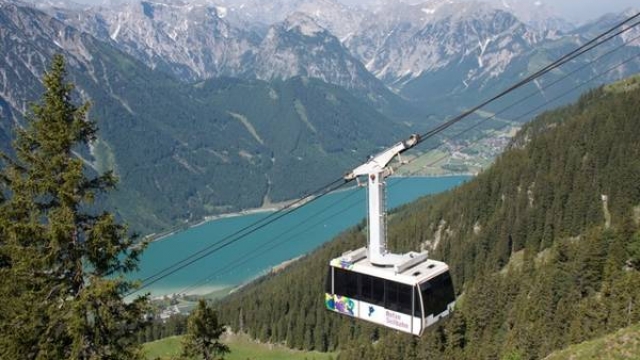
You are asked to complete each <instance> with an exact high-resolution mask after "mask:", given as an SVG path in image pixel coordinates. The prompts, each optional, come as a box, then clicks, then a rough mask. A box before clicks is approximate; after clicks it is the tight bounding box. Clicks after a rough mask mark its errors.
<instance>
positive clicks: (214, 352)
mask: <svg viewBox="0 0 640 360" xmlns="http://www.w3.org/2000/svg"><path fill="white" fill-rule="evenodd" d="M223 332H224V325H223V324H221V323H219V322H218V314H216V312H215V311H214V310H213V308H211V307H210V306H208V305H207V303H206V302H205V301H204V300H202V299H200V301H199V302H198V307H197V308H196V310H195V311H194V312H193V313H192V314H191V315H190V316H189V320H188V321H187V334H186V335H185V337H184V339H183V341H182V356H184V357H186V358H192V357H195V356H198V357H201V358H202V359H205V360H213V359H223V358H224V355H225V354H227V353H229V347H228V346H227V345H225V344H223V343H221V342H220V341H219V339H220V335H222V333H223ZM218 356H219V357H218Z"/></svg>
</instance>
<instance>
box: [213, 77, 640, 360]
mask: <svg viewBox="0 0 640 360" xmlns="http://www.w3.org/2000/svg"><path fill="white" fill-rule="evenodd" d="M638 103H640V90H639V89H629V91H622V92H618V91H609V90H604V89H600V90H595V91H591V92H589V93H587V94H585V95H584V96H582V97H581V99H580V100H579V101H578V102H577V103H576V104H574V105H572V106H569V107H565V108H562V109H559V110H556V111H552V112H548V113H546V114H544V115H542V116H541V117H539V118H538V119H537V120H535V121H533V122H532V123H530V124H528V125H527V126H525V127H524V128H523V130H522V131H521V132H520V133H519V135H518V136H517V137H516V138H515V139H514V140H513V143H512V144H511V146H510V149H509V150H508V151H506V152H505V153H504V154H503V155H502V156H501V157H500V158H499V159H498V160H497V161H496V163H495V165H494V166H492V167H491V168H490V169H488V170H486V171H484V172H483V173H482V174H480V175H478V176H477V177H476V178H475V179H474V180H472V181H470V182H468V183H466V184H465V185H463V186H461V187H460V188H458V189H455V190H453V191H450V192H448V193H446V194H442V195H438V196H435V197H431V198H426V199H423V200H420V201H418V202H415V203H413V204H410V205H407V206H405V207H403V208H401V209H399V210H398V211H397V212H396V213H395V214H393V216H392V222H391V224H390V229H389V235H390V241H391V246H392V247H394V248H395V249H396V250H398V251H406V250H409V249H417V248H419V247H420V246H421V245H426V246H431V247H435V249H433V251H432V254H433V257H434V258H437V259H443V260H445V261H447V262H448V263H449V264H450V266H451V269H452V275H453V279H454V282H455V285H456V289H457V292H458V294H464V296H463V297H462V298H461V301H459V306H458V308H457V310H456V312H455V313H454V316H452V317H451V318H450V319H449V320H448V321H446V322H444V323H443V324H441V325H440V326H437V327H435V328H433V329H431V330H430V331H428V332H427V333H426V334H425V335H424V336H423V337H422V338H420V339H415V338H412V337H410V336H405V335H400V334H396V333H393V332H390V331H387V330H384V329H381V328H378V327H375V326H371V325H368V324H363V323H360V322H354V321H350V320H349V319H346V318H344V317H339V316H336V315H334V314H331V313H329V312H327V311H326V310H324V304H323V300H322V299H323V297H322V289H323V287H322V281H323V277H324V276H323V274H324V272H325V267H326V264H327V262H328V260H329V259H330V258H331V257H334V256H336V255H338V254H340V253H341V252H343V251H345V250H347V249H350V248H351V249H352V248H356V247H358V246H361V245H362V244H364V243H365V236H364V233H363V231H362V227H359V228H355V229H352V230H350V231H348V232H346V233H345V234H343V235H341V236H340V237H339V238H337V239H336V240H335V241H333V242H332V243H330V244H327V245H326V246H324V247H323V248H321V249H319V250H318V251H317V252H315V253H314V254H312V255H311V256H309V257H307V258H306V259H304V260H303V261H300V262H298V263H297V264H294V265H292V266H290V267H289V268H288V269H287V270H285V271H283V272H282V273H280V274H278V275H277V276H272V277H268V278H265V279H262V280H260V281H258V282H257V283H256V284H255V286H251V287H246V288H244V289H243V290H242V291H240V292H238V293H237V294H234V295H233V296H231V297H229V298H228V300H227V301H225V302H224V303H223V304H221V305H220V307H221V310H222V312H221V313H222V314H225V316H226V318H225V321H226V322H227V323H229V324H231V325H232V326H233V327H234V328H239V327H242V328H243V329H244V330H245V331H248V332H249V333H251V334H252V335H253V336H255V337H257V338H259V339H262V340H264V341H276V342H281V341H284V342H286V344H288V345H289V346H291V347H294V348H301V349H318V350H333V349H342V351H341V353H340V358H341V359H356V358H368V359H417V358H420V359H432V358H434V359H435V358H438V359H440V358H444V359H478V358H481V359H500V358H513V359H538V358H542V357H544V356H546V355H547V354H549V353H551V352H552V351H554V350H557V349H561V348H564V347H566V346H567V345H569V344H574V343H579V342H582V341H585V340H588V339H592V338H594V337H599V336H602V335H604V334H606V333H609V332H611V331H614V330H616V329H619V328H621V327H623V326H627V324H629V323H636V322H638V321H640V306H638V305H640V271H639V270H640V231H639V230H638V229H639V225H640V187H639V186H638V183H640V142H639V141H638V139H639V138H640V126H638V124H639V122H640V108H639V107H638V106H637V104H638ZM436 245H437V246H436ZM512 257H513V260H512Z"/></svg>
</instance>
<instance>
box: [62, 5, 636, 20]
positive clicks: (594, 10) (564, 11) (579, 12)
mask: <svg viewBox="0 0 640 360" xmlns="http://www.w3.org/2000/svg"><path fill="white" fill-rule="evenodd" d="M73 1H75V2H77V3H83V4H98V3H103V2H104V1H105V0H73ZM131 1H134V0H131ZM236 1H238V2H242V1H243V0H236ZM264 1H269V0H264ZM339 1H341V2H343V3H347V4H360V5H366V4H367V3H373V2H374V0H339ZM511 1H514V0H511ZM515 1H531V2H533V1H536V0H515ZM408 2H419V1H416V0H413V1H408ZM543 2H544V3H545V4H547V5H548V6H550V7H551V8H553V9H555V10H556V11H557V12H558V13H559V14H560V15H561V16H563V17H565V18H567V19H569V20H572V21H585V20H589V19H593V18H597V17H599V16H601V15H604V14H606V13H609V12H620V11H622V10H625V9H627V8H630V7H633V8H634V9H640V1H638V0H546V1H543Z"/></svg>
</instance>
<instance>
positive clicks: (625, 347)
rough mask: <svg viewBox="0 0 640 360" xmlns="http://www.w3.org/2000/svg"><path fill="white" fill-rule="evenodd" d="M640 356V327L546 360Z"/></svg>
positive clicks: (616, 359)
mask: <svg viewBox="0 0 640 360" xmlns="http://www.w3.org/2000/svg"><path fill="white" fill-rule="evenodd" d="M639 356H640V325H634V326H631V327H628V328H624V329H621V330H618V331H616V332H615V333H613V334H610V335H607V336H603V337H601V338H598V339H595V340H591V341H585V342H584V343H581V344H577V345H572V346H569V347H568V348H566V349H564V350H561V351H556V352H554V353H552V354H551V355H549V356H547V357H546V358H545V360H573V359H580V360H627V359H628V360H633V359H637V358H638V357H639Z"/></svg>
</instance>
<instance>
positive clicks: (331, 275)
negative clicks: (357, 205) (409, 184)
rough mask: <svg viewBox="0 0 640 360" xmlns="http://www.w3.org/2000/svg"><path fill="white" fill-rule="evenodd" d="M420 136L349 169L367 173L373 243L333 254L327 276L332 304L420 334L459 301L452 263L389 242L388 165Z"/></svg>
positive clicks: (328, 298) (356, 174) (338, 309)
mask: <svg viewBox="0 0 640 360" xmlns="http://www.w3.org/2000/svg"><path fill="white" fill-rule="evenodd" d="M419 141H420V138H419V137H418V135H412V136H411V137H410V138H409V139H408V140H406V141H401V142H399V143H398V144H396V145H394V146H392V147H391V148H389V149H387V150H385V151H383V152H381V153H379V154H378V155H376V156H374V157H372V158H371V159H370V160H369V161H368V162H366V163H365V164H363V165H361V166H359V167H357V168H355V169H354V170H353V171H352V172H350V173H348V174H346V175H345V179H346V180H353V179H359V177H361V176H366V177H367V186H368V208H369V211H368V223H369V226H368V228H369V234H368V246H367V247H363V248H360V249H357V250H352V251H348V252H346V253H344V254H343V255H342V256H340V257H338V258H335V259H333V260H331V262H330V263H329V269H328V273H327V277H326V282H325V304H326V307H327V309H329V310H331V311H335V312H337V313H340V314H343V315H348V316H352V317H354V318H357V319H362V320H367V321H370V322H373V323H376V324H379V325H382V326H386V327H389V328H392V329H396V330H400V331H403V332H407V333H410V334H414V335H417V336H420V335H422V333H423V332H424V330H425V329H426V328H427V327H429V326H431V325H433V324H435V323H436V322H437V321H438V320H440V319H441V318H444V317H446V316H448V315H449V313H450V312H451V311H452V310H453V306H454V304H455V294H454V291H453V284H452V281H451V276H450V274H449V267H448V266H447V264H445V263H443V262H441V261H436V260H432V259H429V258H428V253H427V252H426V251H424V252H420V253H418V252H413V251H412V252H409V253H406V254H393V253H390V252H388V251H387V248H386V244H387V239H386V234H387V232H386V213H385V191H384V187H385V181H384V179H385V178H386V177H387V176H389V175H390V174H391V173H392V169H391V168H390V167H388V166H387V165H388V164H389V162H391V160H392V159H393V158H394V157H395V156H396V155H399V154H400V153H402V152H404V151H405V150H407V149H409V148H411V147H413V146H415V145H416V144H417V143H418V142H419Z"/></svg>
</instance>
